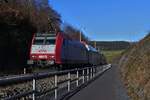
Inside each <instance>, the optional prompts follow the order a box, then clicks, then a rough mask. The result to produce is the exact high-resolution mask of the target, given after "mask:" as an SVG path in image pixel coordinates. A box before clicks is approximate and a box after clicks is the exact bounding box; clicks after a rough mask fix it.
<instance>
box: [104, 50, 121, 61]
mask: <svg viewBox="0 0 150 100" xmlns="http://www.w3.org/2000/svg"><path fill="white" fill-rule="evenodd" d="M123 52H124V50H111V51H109V50H107V51H102V53H103V54H104V55H105V57H106V59H107V61H108V63H112V62H113V60H114V59H115V58H117V57H118V56H120V55H121V54H122V53H123Z"/></svg>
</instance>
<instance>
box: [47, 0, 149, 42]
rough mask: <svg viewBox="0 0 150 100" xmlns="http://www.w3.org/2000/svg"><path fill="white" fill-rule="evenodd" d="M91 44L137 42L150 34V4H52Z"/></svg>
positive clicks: (126, 0) (89, 0)
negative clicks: (82, 32)
mask: <svg viewBox="0 0 150 100" xmlns="http://www.w3.org/2000/svg"><path fill="white" fill-rule="evenodd" d="M49 3H50V5H51V6H52V7H53V8H54V9H55V10H56V11H57V12H58V13H60V14H61V16H62V20H63V22H64V23H69V24H72V25H73V26H75V27H77V28H79V29H81V30H82V31H84V32H85V33H86V35H87V36H88V37H89V38H90V39H91V40H101V41H107V40H109V41H112V40H127V41H137V40H139V39H141V38H142V37H144V36H145V34H147V32H148V31H150V6H149V5H150V0H49Z"/></svg>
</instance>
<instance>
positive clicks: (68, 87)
mask: <svg viewBox="0 0 150 100" xmlns="http://www.w3.org/2000/svg"><path fill="white" fill-rule="evenodd" d="M70 78H71V77H70V72H69V73H68V92H69V91H70Z"/></svg>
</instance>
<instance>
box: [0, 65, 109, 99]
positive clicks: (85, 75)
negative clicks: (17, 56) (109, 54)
mask: <svg viewBox="0 0 150 100" xmlns="http://www.w3.org/2000/svg"><path fill="white" fill-rule="evenodd" d="M110 67H111V65H110V64H109V65H104V66H93V67H86V68H80V69H71V70H65V71H59V72H47V73H34V74H30V75H22V76H15V77H8V78H2V79H0V87H3V86H4V87H6V86H10V85H14V84H20V83H25V82H28V81H30V82H32V90H30V91H27V92H24V93H19V94H16V95H13V96H8V97H3V98H2V99H4V100H15V99H20V98H24V97H27V96H28V97H29V96H30V98H32V100H36V98H37V97H39V96H41V95H43V94H46V93H49V92H54V99H55V100H57V99H58V92H59V89H60V88H62V87H60V85H62V84H66V85H63V87H66V88H67V93H69V92H70V91H71V84H73V83H75V87H74V88H78V87H79V85H83V84H85V83H87V82H89V81H90V80H92V79H93V78H94V77H96V76H98V75H99V74H101V73H103V72H104V71H106V70H107V69H109V68H110ZM60 75H66V76H67V78H66V79H65V80H63V81H58V76H60ZM71 75H74V76H75V79H72V78H71ZM49 77H54V80H53V81H54V87H53V88H50V89H49V90H46V91H43V92H39V90H37V84H36V82H37V80H40V79H45V78H49Z"/></svg>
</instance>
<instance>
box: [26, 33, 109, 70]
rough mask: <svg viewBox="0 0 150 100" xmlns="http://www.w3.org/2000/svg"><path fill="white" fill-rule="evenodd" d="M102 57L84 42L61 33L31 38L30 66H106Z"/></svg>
mask: <svg viewBox="0 0 150 100" xmlns="http://www.w3.org/2000/svg"><path fill="white" fill-rule="evenodd" d="M106 63H107V62H106V60H105V57H104V55H103V54H102V53H101V52H99V51H98V50H96V49H95V48H94V47H92V46H91V45H88V44H87V43H86V42H84V41H78V40H74V39H72V38H71V37H69V36H68V35H67V34H65V33H63V32H58V33H57V34H54V33H53V34H52V33H51V34H35V35H34V36H33V38H32V43H31V47H30V54H29V60H28V61H27V64H28V65H30V66H51V67H52V66H53V67H67V68H71V67H84V66H96V65H104V64H106Z"/></svg>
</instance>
